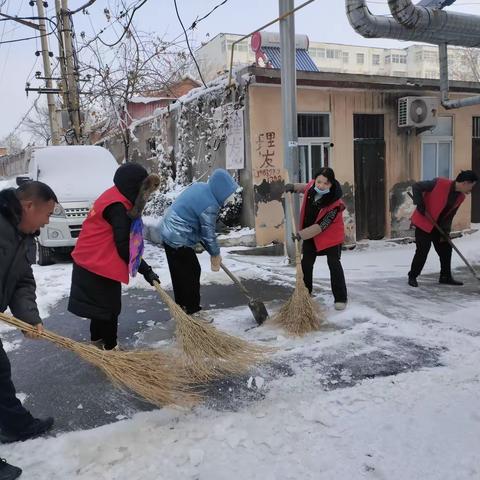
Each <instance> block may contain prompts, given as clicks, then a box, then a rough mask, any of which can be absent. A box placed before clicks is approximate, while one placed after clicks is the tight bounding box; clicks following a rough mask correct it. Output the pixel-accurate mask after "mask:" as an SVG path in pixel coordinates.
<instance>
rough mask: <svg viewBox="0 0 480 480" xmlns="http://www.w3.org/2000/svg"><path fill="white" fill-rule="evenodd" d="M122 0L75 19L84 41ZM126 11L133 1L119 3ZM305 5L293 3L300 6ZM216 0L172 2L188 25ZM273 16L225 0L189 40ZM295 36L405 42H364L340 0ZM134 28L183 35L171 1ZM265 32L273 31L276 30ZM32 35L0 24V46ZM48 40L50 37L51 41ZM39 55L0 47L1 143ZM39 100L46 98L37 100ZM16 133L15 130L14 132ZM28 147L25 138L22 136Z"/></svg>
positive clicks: (476, 1) (305, 20)
mask: <svg viewBox="0 0 480 480" xmlns="http://www.w3.org/2000/svg"><path fill="white" fill-rule="evenodd" d="M120 1H121V0H96V2H95V3H94V4H93V5H92V6H91V7H90V8H89V9H88V11H89V15H84V14H83V13H81V12H80V13H78V14H76V15H75V17H74V19H75V28H76V32H77V34H78V32H81V31H85V33H86V37H87V39H88V38H89V37H92V36H93V32H94V31H95V32H98V31H99V30H101V29H102V28H104V27H106V26H108V21H107V19H106V17H105V15H104V13H103V10H104V9H105V8H109V9H112V10H113V9H114V6H115V5H116V4H118V3H120ZM123 1H124V3H125V4H126V5H127V6H128V5H131V4H135V3H137V2H138V0H123ZM303 1H304V0H300V1H295V5H296V6H297V5H300V4H301V3H303ZM85 2H86V0H70V1H69V7H70V9H75V8H77V7H79V6H80V5H83V4H84V3H85ZM54 3H55V2H54V0H50V1H49V6H48V8H47V14H48V15H50V16H51V15H52V14H53V12H54ZM220 3H221V0H177V5H178V9H179V12H180V15H181V17H182V20H183V22H184V24H185V25H187V26H189V25H191V24H192V22H193V21H194V20H195V19H196V18H197V17H202V16H203V15H205V14H206V13H208V12H209V11H210V10H211V9H212V8H213V7H214V6H215V5H218V4H220ZM368 4H369V7H370V9H371V10H372V12H373V13H376V14H385V13H387V12H388V11H389V10H388V6H387V0H372V1H369V2H368ZM0 5H2V7H0V9H1V10H0V11H1V12H2V13H7V14H9V15H12V16H15V15H20V16H22V15H24V16H29V15H35V14H36V13H35V12H34V11H33V8H35V7H31V6H29V1H28V0H0ZM450 9H451V10H455V11H461V12H466V13H471V14H477V15H480V0H457V2H456V3H455V4H454V6H453V7H450ZM277 16H278V0H228V1H227V2H226V3H225V4H224V5H222V6H220V7H219V8H218V9H216V10H215V11H214V12H213V13H212V14H211V15H210V16H209V17H208V18H207V19H205V20H203V21H202V22H200V23H199V24H198V26H197V28H196V29H195V31H194V33H193V39H192V40H193V41H194V43H195V44H196V45H198V44H199V43H200V42H202V41H207V40H208V39H209V38H213V37H214V36H215V35H217V34H218V33H221V32H228V33H243V34H245V33H249V32H252V31H254V30H256V29H257V28H258V27H260V26H262V25H263V24H265V23H267V22H269V21H270V20H272V19H274V18H275V17H277ZM295 22H296V33H302V34H306V35H308V36H309V38H310V40H311V41H323V42H332V43H344V44H353V45H368V46H379V47H398V46H406V44H405V42H397V41H392V40H382V39H373V40H368V39H365V38H363V37H361V36H360V35H358V34H357V33H356V32H354V30H353V29H352V28H351V26H350V25H349V23H348V20H347V17H346V15H345V3H344V1H343V0H316V1H315V2H313V3H312V4H309V5H307V6H306V7H305V8H303V9H302V10H300V11H298V12H297V14H296V17H295ZM135 25H136V27H137V28H138V29H141V30H142V31H149V32H156V33H158V34H159V35H161V36H162V37H164V38H165V39H174V38H175V37H177V36H178V35H180V34H181V33H182V29H181V27H180V24H179V22H178V19H177V17H176V14H175V10H174V4H173V0H148V1H147V2H146V3H145V5H143V6H142V7H141V9H140V10H138V12H137V13H136V15H135ZM269 30H271V31H275V30H278V27H277V26H273V27H270V28H269ZM32 32H33V30H32V29H30V28H28V27H25V26H22V25H19V24H18V23H14V22H11V21H5V22H0V41H7V40H12V39H16V38H23V37H28V36H32ZM118 35H119V30H118V28H117V30H116V31H115V27H113V28H112V27H110V28H109V29H107V30H106V31H105V33H104V34H102V38H103V39H104V40H105V41H112V40H115V39H116V38H118ZM52 38H53V37H50V39H52ZM50 41H51V45H50V50H53V51H54V53H55V54H56V53H57V45H56V42H54V41H53V40H50ZM37 50H40V45H39V41H38V40H28V41H25V42H19V43H9V44H0V139H1V138H3V137H5V136H6V135H7V134H9V133H10V132H12V131H13V130H14V129H15V128H16V126H17V125H18V123H19V122H20V121H21V119H22V117H23V116H24V114H25V113H26V112H27V110H28V109H29V107H30V106H31V105H32V103H33V101H34V100H35V98H36V93H35V92H30V94H29V96H28V97H27V96H26V94H25V90H24V88H25V83H26V81H27V80H30V81H31V83H32V87H33V86H40V83H39V82H38V81H35V80H33V81H32V77H33V75H34V72H35V71H36V70H43V68H42V63H41V59H40V58H39V57H36V56H35V51H37ZM42 100H43V101H44V100H45V99H44V98H42ZM16 132H17V133H20V131H19V130H18V129H17V131H16ZM21 137H22V140H23V141H24V142H28V140H29V135H25V134H21Z"/></svg>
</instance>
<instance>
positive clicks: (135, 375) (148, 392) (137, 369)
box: [0, 313, 199, 407]
mask: <svg viewBox="0 0 480 480" xmlns="http://www.w3.org/2000/svg"><path fill="white" fill-rule="evenodd" d="M0 320H2V321H3V322H5V323H8V324H9V325H12V326H14V327H16V328H19V329H20V330H22V331H24V332H30V333H34V334H36V335H37V336H39V337H40V338H43V339H46V340H50V341H51V342H53V343H54V344H55V345H57V346H59V347H62V348H65V349H67V350H70V351H72V352H74V353H76V354H77V355H78V356H79V357H81V358H82V359H84V360H86V361H87V362H89V363H91V364H92V365H95V366H96V367H98V368H100V369H101V370H103V372H104V373H105V374H106V375H107V377H108V378H109V379H110V380H111V381H112V382H113V383H114V384H115V385H117V386H118V387H120V388H123V387H125V388H127V389H128V390H130V391H132V392H134V393H135V394H137V395H138V396H140V397H142V398H144V399H145V400H147V401H148V402H150V403H152V404H154V405H158V406H163V405H176V406H181V407H189V406H193V405H194V404H195V403H196V402H197V401H198V400H199V395H198V394H196V393H195V392H194V391H193V389H192V387H190V385H189V383H191V378H189V377H188V371H187V370H186V369H185V368H184V365H183V363H182V362H181V360H179V359H178V358H176V357H175V356H173V355H169V354H166V353H163V352H158V351H154V350H152V351H148V350H144V351H129V352H122V351H115V350H100V349H99V348H97V347H94V346H93V345H88V344H85V343H81V342H76V341H74V340H71V339H69V338H66V337H62V336H61V335H58V334H56V333H53V332H50V331H48V330H44V331H43V332H42V333H40V334H39V333H38V332H37V330H36V329H35V327H33V326H32V325H30V324H28V323H25V322H23V321H21V320H18V319H17V318H15V317H12V316H10V315H6V314H4V313H0Z"/></svg>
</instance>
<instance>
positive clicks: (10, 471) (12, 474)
mask: <svg viewBox="0 0 480 480" xmlns="http://www.w3.org/2000/svg"><path fill="white" fill-rule="evenodd" d="M21 474H22V469H21V468H18V467H14V466H13V465H10V464H9V463H7V461H6V460H5V459H4V458H0V480H15V478H18V477H19V476H20V475H21Z"/></svg>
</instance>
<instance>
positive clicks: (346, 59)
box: [342, 52, 350, 63]
mask: <svg viewBox="0 0 480 480" xmlns="http://www.w3.org/2000/svg"><path fill="white" fill-rule="evenodd" d="M342 56H343V63H348V62H349V61H350V55H349V53H348V52H343V54H342Z"/></svg>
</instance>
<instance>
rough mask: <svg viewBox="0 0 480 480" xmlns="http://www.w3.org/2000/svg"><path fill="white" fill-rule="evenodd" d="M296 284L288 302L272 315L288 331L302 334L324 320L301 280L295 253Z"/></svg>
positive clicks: (299, 266)
mask: <svg viewBox="0 0 480 480" xmlns="http://www.w3.org/2000/svg"><path fill="white" fill-rule="evenodd" d="M296 263H297V267H296V268H297V271H296V286H295V290H294V291H293V294H292V296H291V297H290V299H289V300H288V302H287V303H286V304H285V305H284V306H283V307H282V308H281V309H280V310H279V312H278V313H277V314H276V315H275V316H274V318H273V320H272V321H273V322H274V323H276V324H278V325H280V326H281V327H283V328H284V329H285V330H286V331H287V332H288V333H290V334H291V335H295V336H303V335H305V334H307V333H309V332H313V331H315V330H319V329H320V327H321V326H322V324H323V323H324V321H325V314H324V312H323V310H322V309H321V308H320V307H319V306H318V304H317V303H315V302H314V300H313V299H312V297H311V296H310V293H309V291H308V289H307V287H306V286H305V283H304V281H303V271H302V266H301V263H300V255H298V254H297V255H296Z"/></svg>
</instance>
